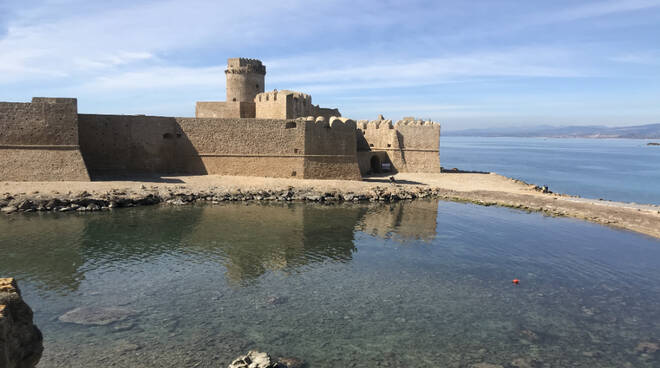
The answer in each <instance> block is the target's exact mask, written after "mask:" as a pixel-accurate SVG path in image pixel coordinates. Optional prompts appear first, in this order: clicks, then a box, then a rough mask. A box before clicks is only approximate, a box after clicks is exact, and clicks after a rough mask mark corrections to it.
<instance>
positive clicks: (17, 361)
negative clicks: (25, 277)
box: [0, 278, 44, 368]
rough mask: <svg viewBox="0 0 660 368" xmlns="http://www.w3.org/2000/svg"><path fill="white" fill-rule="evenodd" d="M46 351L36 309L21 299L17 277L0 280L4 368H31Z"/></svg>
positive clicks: (0, 347)
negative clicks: (36, 319)
mask: <svg viewBox="0 0 660 368" xmlns="http://www.w3.org/2000/svg"><path fill="white" fill-rule="evenodd" d="M43 350H44V346H43V337H42V335H41V331H39V329H38V328H37V326H35V325H34V324H33V323H32V309H30V307H29V306H28V305H27V304H25V302H24V301H23V299H22V298H21V292H20V290H19V289H18V285H17V284H16V281H15V280H14V279H13V278H0V367H3V368H31V367H35V366H36V365H37V363H39V359H41V353H42V352H43Z"/></svg>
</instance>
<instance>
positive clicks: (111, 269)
mask: <svg viewBox="0 0 660 368" xmlns="http://www.w3.org/2000/svg"><path fill="white" fill-rule="evenodd" d="M0 255H2V256H1V257H0V276H9V275H12V276H15V277H17V278H18V280H19V283H20V287H21V289H22V291H23V295H24V297H25V299H26V301H27V302H28V303H29V304H30V305H31V306H32V307H33V309H34V311H35V319H36V322H37V324H38V325H39V327H40V328H41V330H42V331H43V333H44V338H45V341H44V342H45V352H44V356H43V358H42V362H41V363H40V365H39V367H41V368H49V367H67V368H70V367H72V368H75V367H86V368H87V367H200V368H201V367H214V368H217V367H226V366H227V365H228V364H229V362H230V361H231V360H232V359H233V358H235V357H236V356H238V355H240V354H244V353H246V352H247V351H248V350H250V349H258V350H261V351H268V352H271V353H272V354H273V355H280V356H293V357H297V358H299V359H303V360H305V361H306V362H307V363H308V367H312V368H313V367H457V368H458V367H486V366H488V367H589V368H591V367H658V366H660V351H656V350H655V349H657V348H658V344H659V343H660V308H658V305H660V241H658V240H655V239H651V238H648V237H644V236H640V235H638V234H634V233H631V232H625V231H618V230H614V229H610V228H607V227H603V226H599V225H595V224H591V223H587V222H583V221H578V220H574V219H568V218H552V217H545V216H543V215H541V214H537V213H532V214H529V213H526V212H522V211H516V210H512V209H507V208H496V207H480V206H475V205H471V204H461V203H449V202H437V201H421V200H420V201H414V202H407V203H396V204H331V205H322V204H302V203H296V204H283V203H272V204H256V203H248V204H245V203H227V204H220V205H191V206H183V207H168V206H155V207H148V208H132V209H120V210H115V211H113V212H105V213H75V214H59V213H58V214H53V213H34V214H22V215H16V216H2V217H0ZM514 278H518V279H520V280H521V281H520V285H518V286H516V285H514V284H512V282H511V280H512V279H514ZM79 307H84V308H88V309H87V310H92V311H97V312H103V311H104V310H106V309H102V308H114V309H112V311H113V313H112V315H114V316H117V315H123V316H127V318H126V319H124V320H120V321H115V322H113V323H110V324H108V325H85V324H75V323H65V322H62V321H60V320H59V319H58V317H59V316H61V315H63V314H65V313H67V312H68V311H71V310H73V309H74V308H79ZM79 322H83V321H79ZM479 364H482V365H479ZM486 364H492V365H486Z"/></svg>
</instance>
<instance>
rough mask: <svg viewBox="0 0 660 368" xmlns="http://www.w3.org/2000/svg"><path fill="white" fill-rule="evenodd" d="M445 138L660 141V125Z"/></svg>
mask: <svg viewBox="0 0 660 368" xmlns="http://www.w3.org/2000/svg"><path fill="white" fill-rule="evenodd" d="M443 136H450V137H451V136H455V137H518V138H594V139H604V138H629V139H660V124H646V125H636V126H626V127H606V126H536V127H504V128H483V129H465V130H454V131H451V130H449V131H443Z"/></svg>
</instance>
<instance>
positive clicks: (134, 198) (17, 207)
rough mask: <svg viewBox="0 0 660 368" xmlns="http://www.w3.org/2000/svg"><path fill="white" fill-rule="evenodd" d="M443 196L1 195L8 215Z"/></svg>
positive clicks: (385, 192) (380, 192) (425, 191)
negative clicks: (53, 196) (233, 203)
mask: <svg viewBox="0 0 660 368" xmlns="http://www.w3.org/2000/svg"><path fill="white" fill-rule="evenodd" d="M437 197H440V192H439V189H437V188H435V189H434V188H416V189H414V190H407V189H396V188H394V189H391V188H382V187H376V188H374V189H372V190H369V191H365V192H359V193H353V192H349V193H341V192H337V191H330V192H326V191H310V190H305V189H295V188H293V187H290V188H288V189H286V190H240V189H239V190H234V191H202V192H191V191H169V192H166V193H165V194H163V193H148V192H146V191H145V192H141V193H140V192H128V193H127V192H123V191H110V192H108V193H105V194H103V195H101V196H93V195H92V194H90V193H87V192H83V193H79V194H67V195H66V196H63V197H61V198H48V197H44V196H32V195H20V196H13V195H9V194H5V195H4V196H1V197H0V211H2V212H3V213H5V214H12V213H17V212H25V213H27V212H48V211H51V212H73V211H75V212H87V211H89V212H93V211H105V210H111V209H114V208H121V207H136V206H149V205H155V204H166V205H185V204H191V203H196V202H202V203H205V202H210V203H215V204H217V203H221V202H237V201H280V202H291V201H298V202H299V201H307V202H341V201H349V202H361V201H366V202H376V201H379V202H393V201H399V200H406V199H407V200H411V199H417V198H437Z"/></svg>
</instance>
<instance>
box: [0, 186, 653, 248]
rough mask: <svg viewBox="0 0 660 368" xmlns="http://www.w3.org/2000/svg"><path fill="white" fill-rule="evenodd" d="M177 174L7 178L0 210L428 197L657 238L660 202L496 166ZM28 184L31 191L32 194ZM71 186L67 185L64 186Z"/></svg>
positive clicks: (86, 209) (94, 209)
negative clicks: (353, 176) (571, 191)
mask: <svg viewBox="0 0 660 368" xmlns="http://www.w3.org/2000/svg"><path fill="white" fill-rule="evenodd" d="M402 179H403V180H402ZM176 180H177V181H176V182H163V183H160V182H159V183H154V182H153V181H151V182H150V181H134V182H90V183H73V182H65V183H29V184H23V185H21V184H19V183H5V187H8V188H7V189H10V190H8V191H5V192H4V193H1V194H0V212H2V213H4V214H6V215H15V214H20V213H30V212H68V213H80V212H97V211H111V210H115V209H118V208H126V207H137V206H150V205H173V206H178V205H187V204H194V203H208V204H220V203H224V202H243V201H263V202H313V203H322V204H326V205H332V204H340V203H361V202H384V203H388V202H394V201H401V200H404V201H405V200H416V199H423V198H429V199H439V200H445V201H454V202H469V203H474V204H478V205H485V206H503V207H510V208H515V209H519V210H524V211H535V212H542V213H544V214H546V215H550V216H564V217H574V218H578V219H583V220H587V221H590V222H594V223H598V224H603V225H607V226H611V227H616V228H620V229H627V230H632V231H636V232H639V233H643V234H646V235H649V236H653V237H656V238H660V206H655V205H638V204H634V203H620V202H612V201H605V200H592V199H583V198H579V197H574V196H569V195H564V194H557V193H552V192H551V191H550V190H549V189H548V188H547V187H538V186H534V185H531V184H527V183H524V182H521V181H518V180H513V179H509V178H506V177H503V176H500V175H496V174H476V173H455V174H448V173H444V174H435V175H419V174H409V175H408V176H401V175H397V181H396V182H394V183H389V180H387V178H381V179H375V180H371V181H370V180H365V181H361V182H358V181H323V180H291V179H269V178H241V177H214V178H203V179H200V178H199V177H197V178H194V177H177V178H176ZM201 180H206V181H201ZM12 186H13V187H12ZM0 188H1V187H0ZM30 189H32V191H31V192H29V194H28V191H29V190H30ZM66 189H69V190H68V191H66V193H64V190H66Z"/></svg>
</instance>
